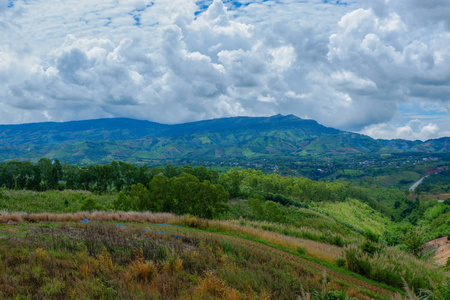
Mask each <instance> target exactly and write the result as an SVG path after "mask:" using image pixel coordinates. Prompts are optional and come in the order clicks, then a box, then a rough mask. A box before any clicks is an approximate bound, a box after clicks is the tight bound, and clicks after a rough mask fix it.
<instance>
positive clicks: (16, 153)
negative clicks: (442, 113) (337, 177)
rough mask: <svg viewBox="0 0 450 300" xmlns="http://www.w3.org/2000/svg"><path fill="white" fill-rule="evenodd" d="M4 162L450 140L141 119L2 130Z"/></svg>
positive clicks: (386, 146)
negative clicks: (163, 122) (374, 137)
mask: <svg viewBox="0 0 450 300" xmlns="http://www.w3.org/2000/svg"><path fill="white" fill-rule="evenodd" d="M0 145H1V146H0V161H8V160H20V161H23V160H30V161H32V162H36V161H38V160H39V159H40V158H42V157H45V158H50V159H54V158H58V159H59V160H61V161H67V162H69V163H77V164H90V163H107V162H111V161H113V160H122V161H126V162H130V163H142V162H144V163H145V162H150V161H154V160H171V159H183V158H190V159H231V158H253V157H273V156H275V155H276V156H287V157H289V156H295V157H299V156H308V155H311V156H321V155H346V154H362V153H394V152H397V153H398V152H405V151H411V152H430V153H441V152H446V151H447V152H448V151H450V138H441V139H436V140H429V141H426V142H420V141H404V140H391V141H388V140H375V139H372V138H370V137H368V136H365V135H361V134H357V133H349V132H345V131H340V130H337V129H333V128H329V127H325V126H323V125H320V124H319V123H317V122H316V121H313V120H304V119H300V118H298V117H296V116H294V115H288V116H282V115H276V116H272V117H234V118H222V119H214V120H206V121H199V122H192V123H185V124H176V125H165V124H159V123H154V122H149V121H139V120H133V119H123V118H120V119H99V120H87V121H72V122H65V123H35V124H22V125H0Z"/></svg>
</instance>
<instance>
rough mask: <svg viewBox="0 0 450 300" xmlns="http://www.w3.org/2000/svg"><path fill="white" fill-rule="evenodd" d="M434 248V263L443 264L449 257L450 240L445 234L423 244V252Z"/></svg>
mask: <svg viewBox="0 0 450 300" xmlns="http://www.w3.org/2000/svg"><path fill="white" fill-rule="evenodd" d="M430 250H434V251H435V252H434V256H433V257H434V259H435V260H436V263H437V264H438V265H441V266H445V264H446V263H447V260H448V259H449V258H450V241H449V240H448V239H447V237H446V236H444V237H441V238H438V239H434V240H432V241H429V242H428V243H426V244H425V248H424V250H423V251H424V252H427V251H430Z"/></svg>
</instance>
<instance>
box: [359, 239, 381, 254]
mask: <svg viewBox="0 0 450 300" xmlns="http://www.w3.org/2000/svg"><path fill="white" fill-rule="evenodd" d="M380 249H381V247H380V245H378V244H376V243H374V242H372V241H369V240H365V241H364V243H362V245H361V250H362V251H363V252H365V253H367V254H370V255H374V254H375V252H378V251H380Z"/></svg>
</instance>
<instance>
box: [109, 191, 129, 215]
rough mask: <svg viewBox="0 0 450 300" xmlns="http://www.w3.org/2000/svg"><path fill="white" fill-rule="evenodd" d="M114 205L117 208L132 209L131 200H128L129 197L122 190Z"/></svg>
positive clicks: (122, 209)
mask: <svg viewBox="0 0 450 300" xmlns="http://www.w3.org/2000/svg"><path fill="white" fill-rule="evenodd" d="M113 206H114V209H115V210H121V211H129V210H131V203H130V200H128V197H127V196H126V195H125V193H124V192H122V191H120V192H119V195H118V196H117V199H116V200H114V203H113Z"/></svg>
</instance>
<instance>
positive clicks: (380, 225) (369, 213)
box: [310, 199, 391, 234]
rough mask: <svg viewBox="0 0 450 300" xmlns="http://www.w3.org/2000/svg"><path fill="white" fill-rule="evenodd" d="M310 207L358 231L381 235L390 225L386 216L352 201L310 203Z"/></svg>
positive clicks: (365, 205)
mask: <svg viewBox="0 0 450 300" xmlns="http://www.w3.org/2000/svg"><path fill="white" fill-rule="evenodd" d="M310 206H311V208H313V209H314V210H317V211H319V212H322V213H326V214H327V215H329V216H332V217H333V218H334V219H336V220H337V221H339V222H341V223H344V224H348V225H350V226H351V227H353V228H355V229H358V230H360V231H367V230H370V231H373V232H376V233H377V234H382V233H383V232H384V231H385V230H386V229H387V228H388V226H390V225H391V222H390V221H389V219H388V218H387V217H386V216H384V215H382V214H381V213H379V212H377V211H375V210H374V209H373V208H371V207H370V206H369V205H367V204H364V203H362V202H360V201H357V200H354V199H349V200H347V201H345V202H320V203H312V204H311V205H310Z"/></svg>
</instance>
